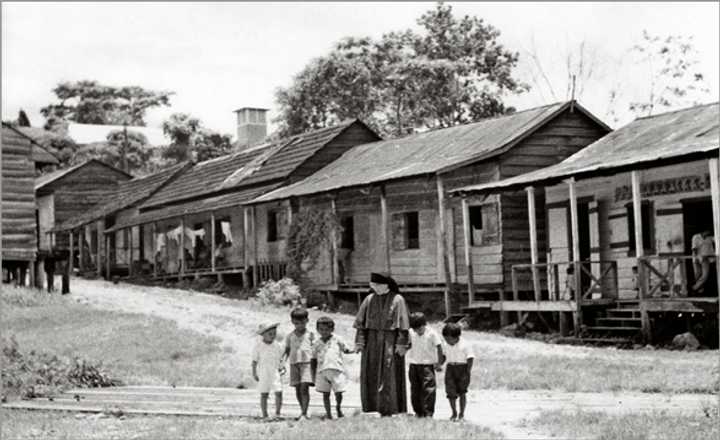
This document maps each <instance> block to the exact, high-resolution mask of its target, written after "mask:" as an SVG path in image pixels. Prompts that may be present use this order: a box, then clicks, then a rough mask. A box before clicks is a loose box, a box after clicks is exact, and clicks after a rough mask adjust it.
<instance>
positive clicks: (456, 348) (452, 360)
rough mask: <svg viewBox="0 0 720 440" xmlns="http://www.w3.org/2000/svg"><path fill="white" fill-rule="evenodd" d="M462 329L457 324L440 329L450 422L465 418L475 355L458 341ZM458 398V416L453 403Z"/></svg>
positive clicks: (462, 342)
mask: <svg viewBox="0 0 720 440" xmlns="http://www.w3.org/2000/svg"><path fill="white" fill-rule="evenodd" d="M461 333H462V328H461V327H460V325H459V324H455V323H449V324H445V327H443V329H442V335H443V338H444V339H445V346H444V347H443V353H444V354H445V360H446V361H447V367H446V368H445V392H446V393H447V398H448V401H450V409H452V416H451V417H450V420H453V421H454V420H463V419H464V418H465V404H466V400H465V394H466V393H467V390H468V386H469V385H470V373H471V371H472V365H473V359H474V358H475V355H474V354H473V352H472V348H471V347H470V346H469V345H467V344H465V341H463V340H462V339H460V334H461ZM458 397H459V398H460V414H458V412H457V408H456V406H455V403H456V401H457V399H458Z"/></svg>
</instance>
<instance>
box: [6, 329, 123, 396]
mask: <svg viewBox="0 0 720 440" xmlns="http://www.w3.org/2000/svg"><path fill="white" fill-rule="evenodd" d="M2 343H3V347H2V366H3V368H2V387H3V398H7V396H8V395H17V396H19V397H21V398H23V399H29V398H32V397H41V396H50V395H53V394H55V393H57V392H60V391H62V390H63V389H65V388H68V387H73V386H74V387H82V388H98V387H110V386H118V385H122V383H121V382H120V381H119V380H116V379H113V378H111V377H110V376H109V375H108V374H107V373H105V372H104V371H103V370H102V365H101V364H99V363H98V364H94V363H92V362H89V361H87V360H85V359H80V358H75V359H70V358H65V357H59V356H56V355H53V354H50V353H37V352H35V351H30V352H29V353H23V352H21V351H20V348H19V346H18V343H17V341H16V340H15V337H14V336H11V337H10V338H3V340H2Z"/></svg>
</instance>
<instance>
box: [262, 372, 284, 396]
mask: <svg viewBox="0 0 720 440" xmlns="http://www.w3.org/2000/svg"><path fill="white" fill-rule="evenodd" d="M258 379H260V381H258V387H257V389H258V391H259V392H260V393H261V394H265V393H279V392H281V391H282V381H281V380H280V372H279V371H277V370H274V371H272V372H268V371H259V372H258Z"/></svg>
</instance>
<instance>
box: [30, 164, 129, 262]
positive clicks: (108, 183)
mask: <svg viewBox="0 0 720 440" xmlns="http://www.w3.org/2000/svg"><path fill="white" fill-rule="evenodd" d="M129 179H130V177H128V176H127V175H126V174H124V173H122V172H120V171H119V170H114V169H112V168H109V167H107V166H104V165H101V164H99V163H97V162H89V163H87V164H86V165H84V166H82V167H81V168H80V169H78V170H75V171H74V172H72V173H69V174H68V175H67V176H64V177H61V178H60V179H58V180H56V181H55V182H52V183H50V184H48V185H47V186H45V187H43V188H41V189H40V190H39V191H38V194H37V195H38V196H41V195H46V194H53V195H54V212H55V219H54V224H56V225H57V224H60V223H62V222H63V221H65V220H67V219H69V218H71V217H74V216H76V215H78V214H80V213H82V212H85V211H86V210H87V209H89V208H90V207H92V206H94V205H96V204H98V203H100V202H103V201H105V199H106V196H107V195H108V194H109V193H111V192H112V191H113V190H114V188H115V186H116V185H117V184H118V183H120V182H123V181H126V180H129ZM40 232H41V233H43V232H44V231H42V230H41V231H40ZM67 245H68V235H67V234H58V236H57V240H56V247H57V248H58V249H66V248H67Z"/></svg>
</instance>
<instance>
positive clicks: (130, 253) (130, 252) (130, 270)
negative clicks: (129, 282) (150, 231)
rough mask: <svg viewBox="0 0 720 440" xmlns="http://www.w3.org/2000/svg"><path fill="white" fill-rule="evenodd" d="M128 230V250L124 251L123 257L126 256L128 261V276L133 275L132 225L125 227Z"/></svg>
mask: <svg viewBox="0 0 720 440" xmlns="http://www.w3.org/2000/svg"><path fill="white" fill-rule="evenodd" d="M127 231H128V239H127V247H128V252H126V253H125V258H127V262H128V277H132V276H133V267H132V264H133V226H130V227H129V228H127Z"/></svg>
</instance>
